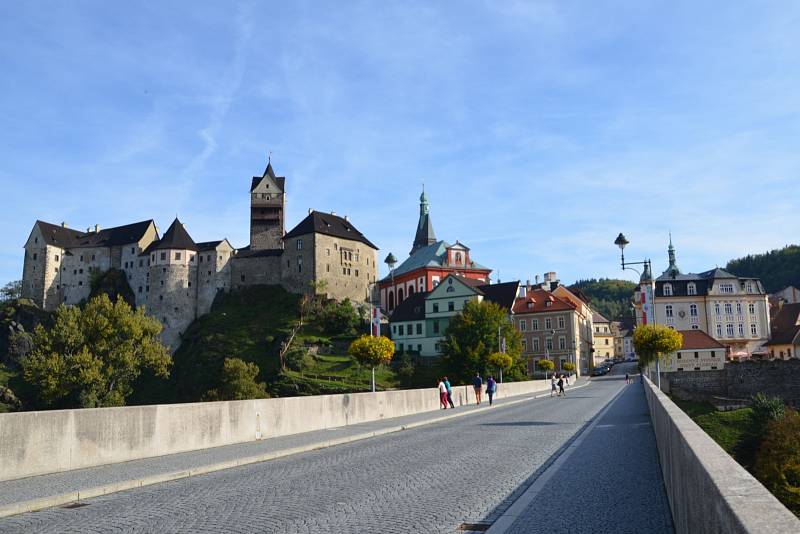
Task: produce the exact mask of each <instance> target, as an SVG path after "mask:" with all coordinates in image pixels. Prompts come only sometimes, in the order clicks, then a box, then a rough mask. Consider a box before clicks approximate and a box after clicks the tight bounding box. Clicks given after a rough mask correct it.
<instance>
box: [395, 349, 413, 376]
mask: <svg viewBox="0 0 800 534" xmlns="http://www.w3.org/2000/svg"><path fill="white" fill-rule="evenodd" d="M392 368H394V372H395V373H397V374H398V375H400V376H401V377H402V378H405V379H408V378H411V377H412V376H414V372H415V371H416V367H415V365H414V360H413V359H412V358H411V356H409V355H408V354H401V355H400V356H398V357H397V358H394V359H393V360H392Z"/></svg>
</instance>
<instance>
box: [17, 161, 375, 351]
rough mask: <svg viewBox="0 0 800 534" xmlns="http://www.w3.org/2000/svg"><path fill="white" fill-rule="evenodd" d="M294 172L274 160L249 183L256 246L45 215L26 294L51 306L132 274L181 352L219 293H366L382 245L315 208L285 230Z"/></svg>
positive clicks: (165, 337)
mask: <svg viewBox="0 0 800 534" xmlns="http://www.w3.org/2000/svg"><path fill="white" fill-rule="evenodd" d="M285 208H286V178H285V177H283V176H276V175H275V172H274V170H273V168H272V163H271V162H269V163H268V164H267V168H266V170H265V171H264V173H263V174H262V175H261V176H254V177H253V179H252V181H251V184H250V244H249V245H248V246H246V247H244V248H241V249H235V248H234V247H233V246H232V245H231V243H230V242H229V241H228V240H227V239H220V240H215V241H204V242H196V241H195V240H194V239H193V238H192V237H191V236H190V235H189V232H187V230H186V228H185V227H184V225H183V224H182V223H181V222H180V221H179V220H178V219H177V217H176V218H175V220H174V221H173V222H172V224H171V225H170V226H169V228H168V229H167V231H166V232H165V233H164V235H162V236H159V232H158V228H157V227H156V225H155V222H154V221H153V220H152V219H150V220H146V221H142V222H137V223H133V224H128V225H124V226H118V227H115V228H107V229H101V228H100V227H99V226H97V225H95V226H94V227H93V228H88V229H87V230H86V231H85V232H83V231H78V230H74V229H71V228H69V227H68V226H67V225H66V224H65V223H61V224H60V225H57V224H51V223H47V222H44V221H39V220H37V221H36V223H35V224H34V225H33V229H32V230H31V233H30V235H29V236H28V240H27V241H26V243H25V261H24V267H23V276H22V296H23V297H25V298H29V299H31V300H32V301H33V302H35V303H36V304H37V305H38V306H40V307H41V308H43V309H45V310H54V309H55V308H57V307H58V306H59V305H60V304H62V303H63V304H67V305H75V304H78V303H80V302H81V301H82V300H84V299H86V298H88V297H89V294H90V292H91V283H90V281H91V276H92V275H93V273H103V272H106V271H108V270H110V269H118V270H121V271H123V272H124V273H125V275H126V278H127V280H128V284H129V285H130V287H131V289H132V290H133V293H134V295H135V299H136V302H135V304H136V306H137V307H138V306H141V307H144V309H145V311H146V313H147V314H149V315H152V316H153V317H156V318H157V319H158V320H159V321H161V323H162V325H163V327H164V330H163V332H162V335H161V336H162V341H163V342H164V343H165V344H166V345H168V346H169V347H170V348H171V349H172V350H173V351H174V350H175V349H177V348H178V345H179V344H180V339H181V334H182V333H183V332H185V331H186V328H187V327H188V326H189V325H190V324H191V323H192V321H194V320H195V319H196V318H198V317H199V316H201V315H204V314H206V313H208V312H209V310H210V309H211V305H212V303H213V302H214V299H215V298H216V296H217V295H218V294H219V293H221V292H226V291H229V290H231V289H239V288H242V287H247V286H250V285H257V284H277V285H281V286H283V287H284V288H285V289H286V290H287V291H292V292H295V293H305V292H308V291H309V290H310V288H311V287H312V283H317V282H322V283H318V284H316V285H315V287H316V288H317V292H321V293H324V294H325V295H326V296H327V297H328V298H334V299H338V300H343V299H345V298H348V299H350V300H352V301H354V302H364V301H366V300H368V296H369V288H370V285H372V284H373V283H374V282H375V281H376V280H377V276H378V267H377V251H378V248H377V247H376V246H375V245H374V244H372V243H371V242H370V241H369V240H368V239H367V238H366V237H365V236H364V234H362V233H361V232H360V231H358V229H356V227H355V226H353V224H351V223H350V221H349V220H348V218H347V217H339V216H337V215H335V214H334V213H323V212H319V211H314V210H309V212H308V216H307V217H306V218H305V219H303V220H302V221H300V223H299V224H298V225H297V226H295V227H294V228H293V229H292V230H290V231H289V232H285V230H284V228H285V225H284V213H285Z"/></svg>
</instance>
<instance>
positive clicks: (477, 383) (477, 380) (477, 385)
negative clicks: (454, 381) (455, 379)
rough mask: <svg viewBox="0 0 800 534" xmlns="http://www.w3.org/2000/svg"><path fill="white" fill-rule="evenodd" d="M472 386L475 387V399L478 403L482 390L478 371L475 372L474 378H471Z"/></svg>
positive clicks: (481, 381)
mask: <svg viewBox="0 0 800 534" xmlns="http://www.w3.org/2000/svg"><path fill="white" fill-rule="evenodd" d="M472 387H473V389H475V399H476V400H477V401H478V404H480V403H481V391H482V390H483V379H482V378H481V375H480V374H479V373H475V378H473V379H472Z"/></svg>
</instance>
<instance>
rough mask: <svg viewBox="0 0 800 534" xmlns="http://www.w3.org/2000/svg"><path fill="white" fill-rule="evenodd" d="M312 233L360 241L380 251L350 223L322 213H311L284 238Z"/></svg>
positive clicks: (336, 216)
mask: <svg viewBox="0 0 800 534" xmlns="http://www.w3.org/2000/svg"><path fill="white" fill-rule="evenodd" d="M311 233H318V234H325V235H330V236H334V237H341V238H342V239H349V240H351V241H360V242H362V243H364V244H365V245H367V246H369V247H372V248H374V249H375V250H378V247H376V246H375V245H373V244H372V243H371V242H370V240H369V239H367V238H366V237H364V234H362V233H361V232H359V231H358V229H357V228H356V227H355V226H353V225H352V224H350V221H346V220H345V219H343V218H342V217H339V216H338V215H332V214H330V213H323V212H321V211H312V212H311V213H309V214H308V216H307V217H306V218H305V219H303V220H302V221H300V224H298V225H297V226H295V227H294V228H292V229H291V230H290V231H289V232H288V233H287V234H286V235H284V236H283V238H284V239H288V238H291V237H298V236H301V235H307V234H311Z"/></svg>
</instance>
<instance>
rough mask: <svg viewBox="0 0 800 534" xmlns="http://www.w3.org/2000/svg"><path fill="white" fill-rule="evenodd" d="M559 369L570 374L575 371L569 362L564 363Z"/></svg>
mask: <svg viewBox="0 0 800 534" xmlns="http://www.w3.org/2000/svg"><path fill="white" fill-rule="evenodd" d="M561 368H562V369H564V370H565V371H568V372H570V373H571V372H573V371H574V370H575V364H574V363H571V362H566V363H564V365H562V366H561Z"/></svg>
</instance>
